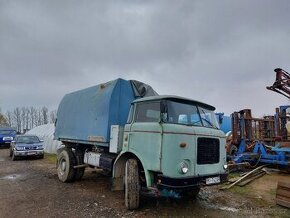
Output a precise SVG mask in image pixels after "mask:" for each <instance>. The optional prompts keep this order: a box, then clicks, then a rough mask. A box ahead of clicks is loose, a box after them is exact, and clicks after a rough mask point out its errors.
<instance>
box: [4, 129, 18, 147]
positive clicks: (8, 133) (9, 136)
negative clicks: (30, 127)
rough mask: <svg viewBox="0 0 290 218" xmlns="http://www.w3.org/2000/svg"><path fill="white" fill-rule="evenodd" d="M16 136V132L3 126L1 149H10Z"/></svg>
mask: <svg viewBox="0 0 290 218" xmlns="http://www.w3.org/2000/svg"><path fill="white" fill-rule="evenodd" d="M15 136H16V130H15V129H14V128H11V127H7V126H1V127H0V147H2V146H3V147H10V143H11V141H13V140H14V138H15Z"/></svg>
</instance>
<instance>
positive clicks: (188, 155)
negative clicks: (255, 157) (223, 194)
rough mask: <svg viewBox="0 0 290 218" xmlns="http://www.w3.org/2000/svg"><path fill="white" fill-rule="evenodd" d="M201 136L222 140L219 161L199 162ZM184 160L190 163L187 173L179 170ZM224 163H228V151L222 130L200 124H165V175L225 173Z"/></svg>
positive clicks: (179, 176)
mask: <svg viewBox="0 0 290 218" xmlns="http://www.w3.org/2000/svg"><path fill="white" fill-rule="evenodd" d="M199 137H203V138H216V139H219V140H220V150H219V152H220V154H219V157H220V159H219V162H218V163H216V164H202V165H199V164H197V141H198V138H199ZM182 144H183V145H182ZM184 145H185V146H184ZM183 146H184V147H183ZM182 162H186V163H187V164H188V165H189V171H188V172H187V173H186V174H182V173H181V172H180V170H179V168H180V164H181V163H182ZM224 164H226V151H225V137H224V134H223V133H222V131H220V130H217V129H212V128H206V127H199V126H185V125H174V124H163V142H162V161H161V166H162V167H161V168H162V169H161V171H162V173H163V175H164V176H168V177H172V178H182V177H196V176H204V175H211V174H224V173H225V170H224V168H223V166H224Z"/></svg>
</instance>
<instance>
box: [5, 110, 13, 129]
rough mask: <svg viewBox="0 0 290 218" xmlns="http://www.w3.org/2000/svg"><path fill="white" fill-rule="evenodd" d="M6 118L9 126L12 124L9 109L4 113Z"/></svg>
mask: <svg viewBox="0 0 290 218" xmlns="http://www.w3.org/2000/svg"><path fill="white" fill-rule="evenodd" d="M6 120H7V122H8V125H9V126H14V123H13V116H12V113H11V111H7V113H6Z"/></svg>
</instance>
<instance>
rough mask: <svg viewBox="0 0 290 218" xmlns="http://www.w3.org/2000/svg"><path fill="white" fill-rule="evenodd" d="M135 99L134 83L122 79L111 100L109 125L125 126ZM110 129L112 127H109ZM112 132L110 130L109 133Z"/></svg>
mask: <svg viewBox="0 0 290 218" xmlns="http://www.w3.org/2000/svg"><path fill="white" fill-rule="evenodd" d="M134 100H135V95H134V92H133V89H132V85H131V83H130V82H129V81H126V80H120V81H119V82H118V84H117V85H116V86H115V89H114V91H113V93H112V98H111V102H110V112H109V113H110V116H109V126H111V125H120V126H124V125H125V124H126V122H127V118H128V114H129V111H130V106H131V103H132V102H133V101H134ZM108 131H110V129H108ZM109 134H110V132H108V135H109Z"/></svg>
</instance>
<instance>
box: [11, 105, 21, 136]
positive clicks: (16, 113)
mask: <svg viewBox="0 0 290 218" xmlns="http://www.w3.org/2000/svg"><path fill="white" fill-rule="evenodd" d="M13 119H15V122H16V128H17V132H21V110H20V108H19V107H16V108H15V109H14V111H13Z"/></svg>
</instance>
